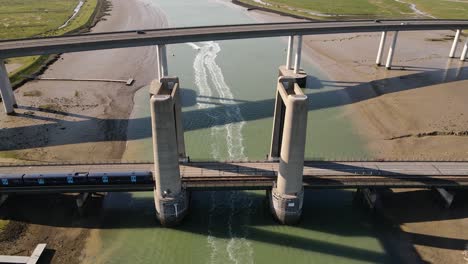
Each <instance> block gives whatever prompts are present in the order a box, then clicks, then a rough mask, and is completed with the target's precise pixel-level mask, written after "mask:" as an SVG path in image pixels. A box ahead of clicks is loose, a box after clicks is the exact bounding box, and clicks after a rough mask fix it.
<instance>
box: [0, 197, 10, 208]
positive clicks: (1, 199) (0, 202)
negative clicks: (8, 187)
mask: <svg viewBox="0 0 468 264" xmlns="http://www.w3.org/2000/svg"><path fill="white" fill-rule="evenodd" d="M7 199H8V195H6V194H1V195H0V206H2V204H3V203H4V202H5V201H6V200H7Z"/></svg>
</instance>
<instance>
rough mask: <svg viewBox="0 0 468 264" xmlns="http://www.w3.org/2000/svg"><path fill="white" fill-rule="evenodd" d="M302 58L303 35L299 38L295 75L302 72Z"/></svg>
mask: <svg viewBox="0 0 468 264" xmlns="http://www.w3.org/2000/svg"><path fill="white" fill-rule="evenodd" d="M301 58H302V35H299V36H297V47H296V58H295V61H294V74H298V73H299V71H300V70H301Z"/></svg>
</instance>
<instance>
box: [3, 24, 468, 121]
mask: <svg viewBox="0 0 468 264" xmlns="http://www.w3.org/2000/svg"><path fill="white" fill-rule="evenodd" d="M464 29H468V20H447V19H430V20H427V19H426V20H424V19H412V20H411V19H410V20H352V21H316V22H289V23H264V24H242V25H220V26H202V27H185V28H164V29H147V30H133V31H121V32H107V33H92V34H81V35H66V36H58V37H45V38H29V39H19V40H4V41H0V95H1V97H2V100H3V105H4V108H5V112H6V113H7V114H13V113H14V108H15V107H16V105H17V103H16V99H15V97H14V94H13V91H12V89H11V84H10V81H9V79H8V72H7V71H6V67H5V65H4V60H5V59H8V58H12V57H22V56H32V55H44V54H58V53H67V52H79V51H90V50H102V49H116V48H129V47H141V46H154V45H157V46H158V73H159V78H161V77H166V76H168V65H167V58H166V47H165V46H166V45H168V44H177V43H187V42H200V41H214V40H232V39H248V38H266V37H282V36H289V43H288V52H287V58H286V66H285V68H286V70H289V69H292V70H294V71H293V72H292V73H291V74H295V75H298V74H300V66H301V53H302V52H301V51H302V48H301V47H302V36H303V35H320V34H337V33H359V32H382V37H381V40H380V44H379V46H378V51H377V59H376V64H377V65H381V63H382V58H383V53H384V47H385V42H386V39H387V32H390V31H394V32H395V34H394V36H393V39H392V42H391V45H390V47H389V51H388V56H387V60H386V63H385V66H386V67H387V69H390V68H391V65H392V61H393V57H394V54H395V50H396V43H397V38H398V32H400V31H427V30H455V31H456V34H455V37H454V41H453V44H452V46H451V49H450V52H449V57H450V58H453V57H455V54H456V50H457V47H458V42H459V39H460V35H461V32H462V30H464ZM295 38H297V41H296V42H297V44H296V45H297V48H296V51H295V58H293V55H294V48H293V44H294V39H295ZM467 53H468V39H467V41H465V44H464V47H463V51H462V53H461V55H460V60H465V59H466V57H467ZM293 59H294V61H293ZM302 77H304V76H302Z"/></svg>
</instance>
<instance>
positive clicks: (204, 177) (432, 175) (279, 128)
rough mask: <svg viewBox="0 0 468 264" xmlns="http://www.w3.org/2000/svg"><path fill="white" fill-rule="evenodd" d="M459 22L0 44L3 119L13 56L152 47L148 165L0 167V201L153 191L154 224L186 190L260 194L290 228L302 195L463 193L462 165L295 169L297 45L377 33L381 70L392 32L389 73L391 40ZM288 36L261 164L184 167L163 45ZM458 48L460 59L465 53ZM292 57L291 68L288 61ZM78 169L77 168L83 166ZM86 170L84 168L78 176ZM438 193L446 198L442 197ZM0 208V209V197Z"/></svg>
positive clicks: (307, 165)
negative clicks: (14, 196) (322, 37)
mask: <svg viewBox="0 0 468 264" xmlns="http://www.w3.org/2000/svg"><path fill="white" fill-rule="evenodd" d="M467 28H468V20H373V21H371V20H363V21H344V22H298V23H297V22H296V23H272V24H253V25H226V26H209V27H192V28H173V29H157V30H138V31H127V32H111V33H100V34H87V35H77V36H62V37H52V38H38V39H25V40H10V41H1V42H0V58H1V59H0V92H1V95H2V98H3V105H4V108H5V112H6V113H8V114H12V113H14V106H15V105H16V99H15V98H14V96H13V91H12V89H11V84H10V81H9V79H8V75H7V72H6V69H5V65H4V62H3V59H5V58H9V57H15V56H27V55H39V54H50V53H61V52H77V51H86V50H100V49H113V48H124V47H137V46H149V45H158V56H157V62H158V63H157V65H158V66H157V71H158V77H157V78H156V79H155V80H154V81H153V82H152V84H151V86H150V91H149V95H150V100H149V103H150V112H151V126H152V139H153V157H154V163H153V164H139V165H137V164H133V165H128V164H121V165H105V164H102V165H99V166H94V167H93V166H89V165H80V166H81V167H80V166H71V167H70V166H63V167H62V166H55V167H54V166H31V167H24V166H23V167H2V168H0V172H1V173H3V175H2V174H0V178H1V180H2V184H4V186H3V187H2V190H1V192H2V193H3V194H4V195H6V194H7V193H22V192H72V191H73V192H91V191H146V190H153V191H154V199H155V207H156V214H157V217H158V218H159V220H160V221H161V223H162V224H163V225H173V224H177V223H178V222H180V221H181V220H182V219H183V217H184V216H185V214H186V213H187V211H188V206H189V200H188V199H189V198H188V197H189V195H188V192H189V191H190V190H196V189H201V190H205V189H206V190H208V189H267V190H268V191H269V199H270V207H271V210H272V213H273V215H274V216H275V217H276V218H277V219H278V220H279V221H281V222H283V223H294V222H296V221H297V220H298V219H299V218H300V216H301V214H302V203H303V199H304V188H356V187H373V188H375V187H389V186H391V187H404V188H407V187H413V188H414V187H423V188H432V187H437V188H439V187H447V188H448V187H450V188H464V187H466V186H467V181H466V174H467V173H468V165H467V164H466V163H324V162H322V163H313V162H312V163H311V162H307V161H304V153H305V140H306V134H307V120H308V118H307V114H308V107H307V106H308V98H307V96H306V95H304V93H303V92H302V89H301V87H303V86H304V85H305V80H306V77H307V74H306V73H305V72H304V71H302V70H301V53H302V52H301V51H302V36H303V35H312V34H331V33H352V32H382V38H381V41H380V45H379V49H378V54H377V60H376V63H377V64H380V62H381V59H382V54H383V47H384V46H385V41H386V36H387V32H388V31H395V34H394V37H393V40H392V42H391V45H390V48H389V53H388V56H387V62H386V67H387V68H390V67H391V63H392V58H393V56H394V53H395V47H396V46H395V45H396V41H397V36H398V32H399V31H413V30H441V29H446V30H457V31H456V34H455V38H454V43H453V45H452V47H451V50H450V54H449V55H450V57H453V56H454V54H455V51H456V48H457V45H458V42H459V38H460V35H461V34H460V32H461V30H463V29H467ZM279 36H289V42H288V52H287V57H286V65H285V66H280V70H279V77H278V79H277V87H276V100H275V110H274V118H273V125H272V138H271V146H270V152H269V155H268V158H269V160H270V162H259V163H189V162H187V161H188V158H187V153H186V150H185V140H184V128H183V124H182V109H181V108H182V107H181V99H180V84H179V78H178V77H169V76H168V75H169V74H168V63H167V55H166V45H167V44H174V43H184V42H198V41H208V40H228V39H245V38H261V37H279ZM467 44H468V43H465V46H464V48H463V51H462V54H461V59H462V60H464V59H465V57H466V53H467V49H468V47H467ZM293 57H294V61H293ZM83 166H84V167H83ZM86 166H89V167H86ZM443 193H446V192H443ZM4 195H3V197H0V201H1V200H4V197H5V196H4Z"/></svg>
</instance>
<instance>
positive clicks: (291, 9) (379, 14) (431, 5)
mask: <svg viewBox="0 0 468 264" xmlns="http://www.w3.org/2000/svg"><path fill="white" fill-rule="evenodd" d="M239 1H240V2H243V3H246V4H250V5H254V6H259V7H263V8H267V9H271V10H274V11H279V12H283V13H288V14H292V15H297V16H301V17H307V18H311V19H334V20H335V19H359V18H361V19H362V18H415V17H417V16H416V14H415V13H414V11H413V10H411V8H410V4H416V7H417V8H418V9H419V10H421V11H422V12H425V13H427V14H430V15H432V16H434V17H437V18H468V1H467V2H460V1H450V0H447V1H440V0H405V1H404V2H406V3H402V2H397V1H395V0H353V1H350V0H333V1H330V0H313V1H311V0H262V1H263V2H265V3H268V4H269V5H268V6H266V5H262V4H260V3H258V2H255V1H253V0H239ZM310 11H311V12H313V13H317V14H311V13H308V12H310ZM329 15H331V16H329ZM419 17H420V18H423V17H421V16H419Z"/></svg>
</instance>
